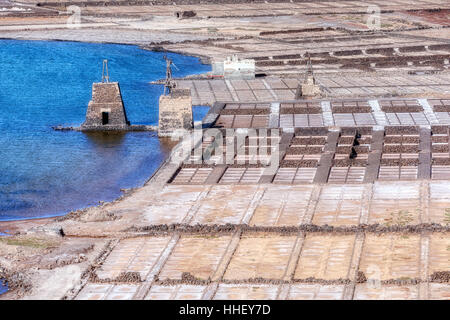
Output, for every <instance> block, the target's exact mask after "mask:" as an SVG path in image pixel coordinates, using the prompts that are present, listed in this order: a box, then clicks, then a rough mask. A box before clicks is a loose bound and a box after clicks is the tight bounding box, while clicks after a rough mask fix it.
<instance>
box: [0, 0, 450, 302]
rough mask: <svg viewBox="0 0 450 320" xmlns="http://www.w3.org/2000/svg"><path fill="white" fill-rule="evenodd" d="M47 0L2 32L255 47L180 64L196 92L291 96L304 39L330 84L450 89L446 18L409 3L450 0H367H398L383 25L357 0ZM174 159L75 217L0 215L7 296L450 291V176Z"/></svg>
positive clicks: (14, 16) (199, 98)
mask: <svg viewBox="0 0 450 320" xmlns="http://www.w3.org/2000/svg"><path fill="white" fill-rule="evenodd" d="M36 2H37V1H34V0H29V1H26V3H27V5H26V6H22V5H21V4H13V5H10V4H9V5H6V4H5V7H13V6H18V7H23V8H27V9H30V10H31V11H32V12H28V11H27V12H22V13H20V12H17V11H16V12H14V11H13V10H12V9H11V12H9V13H6V14H3V15H1V16H0V38H15V39H59V40H76V41H92V42H117V43H131V44H137V45H141V46H143V47H146V48H148V49H152V48H155V47H158V48H164V49H166V50H171V51H176V52H180V53H187V54H191V55H196V56H201V57H202V58H204V59H205V60H207V61H212V60H215V59H223V58H224V57H226V56H228V55H230V54H233V53H236V54H238V55H239V56H241V57H249V58H256V59H258V60H257V72H258V73H260V74H265V75H266V76H265V77H260V78H257V79H255V80H249V81H228V80H227V81H225V80H223V79H220V80H212V79H206V78H204V77H203V78H202V79H181V80H180V81H179V82H178V83H179V86H180V87H185V88H190V89H191V91H192V94H193V98H194V101H195V103H198V104H209V105H212V104H213V103H214V102H216V101H234V102H257V101H259V102H276V101H278V102H279V101H283V100H290V99H292V98H293V95H294V92H295V88H296V86H297V84H298V78H299V77H301V76H303V72H304V71H305V65H304V61H305V53H306V52H307V51H308V52H311V53H312V54H313V63H314V68H315V71H316V74H317V76H318V81H319V82H320V84H321V85H322V86H324V87H325V88H326V95H327V96H328V97H339V98H342V97H361V96H364V97H365V98H367V100H370V99H377V98H381V97H384V96H412V97H414V98H424V97H428V98H431V97H435V98H437V97H440V98H447V99H448V98H449V91H448V90H449V88H450V80H449V73H448V65H449V62H448V60H449V48H448V38H449V37H448V35H449V33H448V32H449V31H448V30H449V29H448V26H449V23H448V20H446V18H445V14H442V11H438V10H437V11H435V12H434V13H431V12H428V11H426V10H423V11H411V10H412V9H414V10H420V9H437V8H441V9H447V10H448V9H449V8H448V3H447V2H446V1H444V0H433V1H431V0H422V1H408V2H405V1H400V0H393V1H390V2H382V1H371V2H370V3H373V4H377V5H379V6H380V8H381V9H382V10H386V11H388V13H385V14H383V15H382V19H383V20H382V24H381V26H382V31H381V32H375V33H374V32H371V31H368V29H367V25H366V24H365V19H366V18H367V17H366V11H367V7H368V4H369V3H368V2H361V1H351V2H349V1H332V2H330V1H327V2H320V1H310V2H306V1H305V2H298V3H296V2H288V1H287V2H281V3H270V2H269V3H238V4H202V5H186V6H184V5H176V6H175V5H172V4H168V5H155V6H123V5H122V6H117V5H113V4H111V5H110V6H104V7H98V6H92V5H89V4H88V5H86V6H83V7H81V13H82V24H81V25H80V26H79V27H80V28H75V29H73V28H68V27H67V24H66V22H65V21H64V19H63V16H61V13H63V14H67V12H66V9H65V8H64V3H63V2H62V1H61V3H62V6H59V7H55V6H50V5H47V6H46V5H44V6H43V7H36V6H35V4H36ZM39 2H42V1H39ZM87 3H89V1H87ZM2 6H3V2H2V4H0V7H2ZM180 10H195V11H196V12H197V17H195V18H192V19H182V20H179V19H176V18H175V17H174V12H175V11H180ZM439 12H441V13H439ZM445 12H447V11H444V13H445ZM433 14H434V15H433ZM323 27H325V29H317V28H323ZM326 27H331V29H326ZM311 28H316V29H314V30H309V29H311ZM378 49H383V50H385V51H380V52H381V53H380V52H378V51H377V50H378ZM352 50H359V51H358V52H349V51H352ZM371 50H372V51H371ZM377 59H378V60H377ZM324 115H325V114H324ZM311 119H312V118H310V119H309V121H310V122H311V121H316V120H317V119H316V120H311ZM323 119H325V120H324V121H325V122H326V121H328V120H327V119H326V118H323ZM344 120H345V119H344ZM280 121H281V120H280ZM311 123H312V122H311ZM319 125H326V123H321V124H319ZM280 126H281V124H280ZM177 169H178V164H174V163H171V162H166V163H165V164H164V165H163V166H162V167H161V169H160V170H159V171H158V172H157V174H156V175H155V176H154V177H153V178H152V179H151V180H150V181H149V182H148V183H147V184H146V185H145V186H144V187H142V188H138V189H136V190H132V191H130V192H128V193H127V194H126V195H125V196H124V197H122V198H121V199H119V200H117V201H115V202H112V203H107V204H103V205H101V206H98V207H92V208H88V209H86V210H80V211H78V212H73V213H70V214H69V215H67V216H66V217H64V218H59V219H44V220H39V221H31V222H0V231H2V230H10V231H11V232H12V233H13V235H12V236H11V237H7V238H1V239H0V267H2V270H0V272H2V273H0V276H2V275H3V276H7V277H8V279H9V280H10V284H11V285H12V290H10V291H9V292H8V293H7V294H4V295H2V296H1V297H0V299H19V298H22V299H29V298H38V299H63V298H64V299H450V284H449V278H448V276H449V273H450V249H449V248H450V240H449V239H450V229H449V224H450V220H449V219H450V218H449V216H448V214H449V210H450V194H449V193H448V190H450V181H448V180H437V179H434V180H419V179H415V180H413V181H376V182H374V183H370V184H369V183H361V182H359V183H332V182H331V183H328V184H317V183H316V184H314V183H312V182H311V181H309V180H308V179H305V180H303V181H302V182H301V184H283V183H281V184H276V183H268V184H267V183H257V182H252V180H251V178H252V177H249V179H250V180H245V179H243V181H244V182H246V181H247V183H246V184H245V183H242V184H238V183H231V184H199V185H195V184H186V183H184V184H183V183H181V184H171V183H168V181H169V180H170V178H171V177H172V176H173V175H174V173H175V172H176V170H177ZM238 171H239V170H235V173H234V176H230V179H231V180H230V181H234V180H233V179H234V178H235V176H236V174H239V172H238ZM236 172H237V173H236ZM255 172H256V171H255ZM305 172H306V171H305ZM338 174H339V173H338ZM60 228H62V230H63V231H64V233H65V236H64V237H61V236H60V235H59V234H58V232H59V231H58V230H60Z"/></svg>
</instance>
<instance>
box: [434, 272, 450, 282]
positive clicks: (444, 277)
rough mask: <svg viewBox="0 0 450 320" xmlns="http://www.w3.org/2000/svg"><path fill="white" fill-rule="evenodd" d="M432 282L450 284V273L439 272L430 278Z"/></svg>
mask: <svg viewBox="0 0 450 320" xmlns="http://www.w3.org/2000/svg"><path fill="white" fill-rule="evenodd" d="M430 281H431V282H439V283H448V282H450V271H437V272H434V273H433V274H432V275H431V276H430Z"/></svg>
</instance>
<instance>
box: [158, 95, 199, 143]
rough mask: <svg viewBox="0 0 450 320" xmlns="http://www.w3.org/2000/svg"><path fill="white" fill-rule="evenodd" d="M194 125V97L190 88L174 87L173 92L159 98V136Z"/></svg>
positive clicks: (168, 134)
mask: <svg viewBox="0 0 450 320" xmlns="http://www.w3.org/2000/svg"><path fill="white" fill-rule="evenodd" d="M192 127H193V118H192V97H191V92H190V90H183V89H173V90H172V93H171V94H170V95H167V96H161V97H160V98H159V126H158V136H160V137H168V136H171V135H172V133H174V131H175V130H177V129H186V130H190V129H192Z"/></svg>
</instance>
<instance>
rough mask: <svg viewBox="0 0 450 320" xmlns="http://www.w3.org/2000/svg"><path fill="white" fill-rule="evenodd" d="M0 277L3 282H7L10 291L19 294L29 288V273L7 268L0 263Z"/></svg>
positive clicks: (30, 283) (30, 286)
mask: <svg viewBox="0 0 450 320" xmlns="http://www.w3.org/2000/svg"><path fill="white" fill-rule="evenodd" d="M0 279H3V280H2V281H3V284H4V285H5V284H8V288H9V290H10V291H15V292H16V293H17V294H18V295H19V296H20V295H23V294H25V293H27V292H29V291H30V290H31V288H32V287H33V286H32V282H31V278H30V276H29V275H27V274H25V273H23V272H19V271H13V270H9V269H7V268H5V267H2V266H1V265H0Z"/></svg>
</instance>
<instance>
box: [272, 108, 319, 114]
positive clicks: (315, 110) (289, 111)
mask: <svg viewBox="0 0 450 320" xmlns="http://www.w3.org/2000/svg"><path fill="white" fill-rule="evenodd" d="M320 113H322V108H320V107H281V110H280V114H320Z"/></svg>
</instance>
